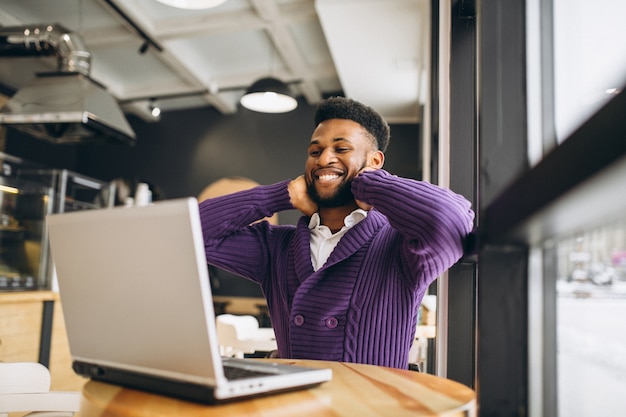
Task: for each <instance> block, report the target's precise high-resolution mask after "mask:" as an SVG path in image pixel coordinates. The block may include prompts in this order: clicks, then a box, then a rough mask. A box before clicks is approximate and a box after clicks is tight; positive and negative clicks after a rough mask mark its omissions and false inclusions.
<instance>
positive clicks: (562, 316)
mask: <svg viewBox="0 0 626 417" xmlns="http://www.w3.org/2000/svg"><path fill="white" fill-rule="evenodd" d="M557 274H558V275H557V369H558V376H557V378H558V410H559V415H560V416H562V417H565V416H568V417H576V416H581V417H582V416H618V415H623V413H624V410H625V409H626V396H625V395H624V393H625V392H626V221H622V222H619V223H615V224H611V225H609V226H606V227H602V228H598V229H594V230H590V231H587V232H584V233H581V234H579V235H577V236H573V237H570V238H567V239H563V240H561V241H560V242H558V244H557Z"/></svg>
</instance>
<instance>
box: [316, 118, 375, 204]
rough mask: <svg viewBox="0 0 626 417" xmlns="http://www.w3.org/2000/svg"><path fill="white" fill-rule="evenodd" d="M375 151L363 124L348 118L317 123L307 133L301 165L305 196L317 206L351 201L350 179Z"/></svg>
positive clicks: (349, 202)
mask: <svg viewBox="0 0 626 417" xmlns="http://www.w3.org/2000/svg"><path fill="white" fill-rule="evenodd" d="M375 152H377V151H376V149H375V146H374V144H373V141H372V139H371V138H370V137H369V136H367V135H366V133H365V130H364V128H363V127H362V126H361V125H360V124H358V123H356V122H353V121H352V120H345V119H330V120H326V121H324V122H322V123H320V124H319V125H318V126H317V128H316V129H315V131H314V132H313V135H312V137H311V142H310V143H309V149H308V157H307V160H306V165H305V171H306V173H305V177H306V182H307V186H308V191H309V196H310V197H311V199H312V200H313V201H314V202H315V203H317V205H318V206H319V207H341V206H344V205H348V204H353V203H354V196H353V195H352V191H351V189H350V187H351V182H352V179H353V178H354V177H355V176H356V174H358V173H359V171H360V170H361V169H362V168H364V167H366V166H368V164H369V158H370V156H371V155H372V154H373V153H375Z"/></svg>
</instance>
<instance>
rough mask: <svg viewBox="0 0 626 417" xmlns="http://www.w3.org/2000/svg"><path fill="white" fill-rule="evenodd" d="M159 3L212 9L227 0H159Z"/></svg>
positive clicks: (185, 7) (194, 8)
mask: <svg viewBox="0 0 626 417" xmlns="http://www.w3.org/2000/svg"><path fill="white" fill-rule="evenodd" d="M157 1H158V2H159V3H163V4H166V5H168V6H171V7H176V8H178V9H191V10H200V9H210V8H211V7H216V6H219V5H220V4H222V3H224V2H225V1H226V0H157Z"/></svg>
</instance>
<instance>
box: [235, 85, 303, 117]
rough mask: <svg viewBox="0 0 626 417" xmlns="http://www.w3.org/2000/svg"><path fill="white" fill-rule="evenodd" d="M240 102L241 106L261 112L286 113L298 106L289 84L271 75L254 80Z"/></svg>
mask: <svg viewBox="0 0 626 417" xmlns="http://www.w3.org/2000/svg"><path fill="white" fill-rule="evenodd" d="M240 102H241V105H242V106H243V107H245V108H247V109H249V110H253V111H257V112H261V113H286V112H289V111H292V110H293V109H295V108H296V107H298V101H297V100H296V99H295V98H294V97H293V96H292V95H291V92H290V91H289V86H287V84H285V83H284V82H282V81H280V80H279V79H276V78H273V77H266V78H261V79H259V80H257V81H255V82H254V83H253V84H252V85H251V86H250V87H248V90H247V91H246V94H244V95H243V97H241V100H240Z"/></svg>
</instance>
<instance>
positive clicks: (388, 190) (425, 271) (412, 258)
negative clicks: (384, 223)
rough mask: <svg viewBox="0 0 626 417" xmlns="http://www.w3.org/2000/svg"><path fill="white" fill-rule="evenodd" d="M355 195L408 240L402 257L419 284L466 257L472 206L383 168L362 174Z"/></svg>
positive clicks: (440, 188) (353, 184)
mask: <svg viewBox="0 0 626 417" xmlns="http://www.w3.org/2000/svg"><path fill="white" fill-rule="evenodd" d="M352 192H353V193H354V196H355V198H356V199H358V200H360V201H363V202H365V203H367V204H369V205H371V206H373V207H374V209H375V210H377V211H379V212H381V213H382V214H384V215H385V216H386V217H387V219H388V220H389V223H390V225H391V226H392V227H393V228H394V229H396V230H397V231H398V232H399V233H400V234H401V235H402V236H403V239H402V249H401V250H402V256H403V258H404V260H405V262H406V264H407V266H408V268H409V269H410V270H411V271H412V275H413V277H416V279H417V278H418V277H422V278H423V279H426V280H428V281H430V280H433V279H435V278H436V277H437V276H439V275H440V274H441V273H443V272H444V271H445V270H447V269H448V268H450V267H451V266H452V265H454V263H455V262H457V261H458V260H459V259H460V258H461V256H462V255H463V243H464V239H465V238H466V236H467V235H468V234H469V233H470V232H471V230H472V226H473V220H474V212H473V211H472V209H471V203H470V202H469V201H467V200H466V199H465V198H464V197H463V196H461V195H459V194H456V193H454V192H452V191H451V190H449V189H446V188H442V187H439V186H436V185H433V184H430V183H428V182H425V181H417V180H412V179H408V178H401V177H398V176H395V175H392V174H390V173H389V172H387V171H385V170H382V169H379V170H375V171H365V172H363V173H361V174H359V175H358V176H357V177H356V178H355V179H354V181H353V183H352ZM422 284H424V283H422Z"/></svg>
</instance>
